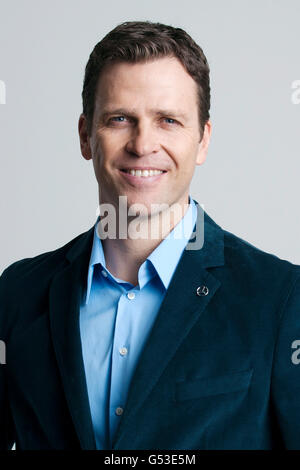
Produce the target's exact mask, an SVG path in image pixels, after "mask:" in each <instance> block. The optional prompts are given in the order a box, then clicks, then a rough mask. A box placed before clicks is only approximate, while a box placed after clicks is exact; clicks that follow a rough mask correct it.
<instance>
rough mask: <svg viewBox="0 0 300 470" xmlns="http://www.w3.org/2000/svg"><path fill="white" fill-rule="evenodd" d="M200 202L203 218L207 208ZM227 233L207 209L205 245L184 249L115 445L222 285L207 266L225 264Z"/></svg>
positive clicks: (133, 380) (139, 366) (135, 374)
mask: <svg viewBox="0 0 300 470" xmlns="http://www.w3.org/2000/svg"><path fill="white" fill-rule="evenodd" d="M195 202H196V201H195ZM196 204H197V209H198V221H199V220H200V219H201V217H200V211H203V209H202V208H201V207H200V205H199V204H198V203H197V202H196ZM223 237H224V235H223V230H222V229H221V227H219V226H218V225H217V224H215V222H214V221H213V220H212V219H211V218H210V217H209V216H208V215H207V214H206V213H204V244H203V247H202V248H201V249H198V250H184V253H183V255H182V258H181V260H180V262H179V264H178V266H177V268H176V271H175V273H174V275H173V278H172V280H171V283H170V285H169V288H168V290H167V292H166V295H165V297H164V300H163V302H162V305H161V308H160V310H159V312H158V315H157V318H156V321H155V323H154V326H153V328H152V331H151V333H150V335H149V338H148V340H147V342H146V344H145V347H144V349H143V352H142V354H141V357H140V359H139V362H138V365H137V368H136V370H135V373H134V376H133V379H132V382H131V386H130V389H129V393H128V398H127V403H126V406H125V410H124V413H123V415H122V419H121V420H120V425H119V427H118V429H117V432H116V435H115V438H114V442H113V449H118V446H120V445H121V446H122V448H123V446H124V442H122V443H121V440H122V437H123V435H124V434H125V437H124V440H126V439H127V438H129V439H130V436H127V434H126V430H127V429H128V425H129V424H130V423H131V422H132V421H133V420H134V418H135V416H136V413H137V412H138V410H139V408H140V407H141V406H142V405H143V403H144V401H145V400H146V398H147V396H148V395H149V394H150V392H151V390H152V389H153V387H154V386H155V384H156V382H157V381H158V379H159V377H160V376H161V374H162V373H163V371H164V369H165V368H166V366H167V365H168V363H169V361H170V360H171V359H172V357H173V355H174V354H175V352H176V350H177V349H178V347H179V346H180V344H181V342H182V341H183V340H184V338H185V337H186V336H187V335H188V333H189V331H190V330H191V328H192V327H193V326H194V324H195V323H196V322H197V321H198V320H199V317H200V316H201V314H202V313H203V312H204V310H205V308H206V307H207V305H208V303H209V302H210V301H211V299H212V297H213V296H214V294H215V292H216V291H217V289H218V288H219V286H220V281H219V280H218V279H216V278H215V277H214V276H213V275H212V274H211V273H210V272H209V271H207V270H206V268H208V267H214V266H222V265H224V238H223ZM201 286H206V287H207V288H208V289H209V292H208V294H207V295H203V296H199V295H197V288H198V287H201ZM125 445H126V444H125Z"/></svg>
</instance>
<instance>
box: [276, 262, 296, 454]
mask: <svg viewBox="0 0 300 470" xmlns="http://www.w3.org/2000/svg"><path fill="white" fill-rule="evenodd" d="M271 402H272V405H273V406H274V410H275V417H276V421H277V424H278V427H279V433H280V436H281V440H282V442H283V444H284V447H285V448H286V449H300V269H299V270H297V277H296V280H294V282H293V284H292V286H291V288H290V291H289V292H288V293H287V296H286V299H285V302H284V305H283V307H282V311H281V317H280V322H279V329H278V336H277V341H276V345H275V349H274V361H273V367H272V379H271Z"/></svg>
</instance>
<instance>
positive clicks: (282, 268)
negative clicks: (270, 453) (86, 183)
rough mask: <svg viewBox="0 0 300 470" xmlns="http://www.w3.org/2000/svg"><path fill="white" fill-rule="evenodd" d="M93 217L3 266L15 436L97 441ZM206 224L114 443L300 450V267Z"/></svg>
mask: <svg viewBox="0 0 300 470" xmlns="http://www.w3.org/2000/svg"><path fill="white" fill-rule="evenodd" d="M195 202H196V201H195ZM197 208H198V211H200V210H201V208H200V206H199V205H198V204H197ZM198 217H199V213H198ZM93 230H94V227H92V228H91V229H90V230H88V231H87V232H85V233H83V234H81V235H79V236H78V237H76V238H75V239H73V240H72V241H70V242H69V243H67V244H66V245H64V246H63V247H61V248H58V249H57V250H54V251H51V252H48V253H43V254H41V255H38V256H35V257H33V258H27V259H23V260H20V261H17V262H15V263H13V264H12V265H10V266H9V267H8V268H7V269H6V270H5V271H4V272H3V274H2V276H1V278H0V339H1V340H3V341H5V343H6V364H2V365H0V423H1V425H0V448H2V449H7V448H10V447H11V445H12V443H13V442H16V448H17V449H95V439H94V434H93V426H92V421H91V414H90V408H89V400H88V394H87V386H86V380H85V372H84V365H83V359H82V351H81V340H80V330H79V305H80V301H81V298H82V295H83V293H84V289H85V285H86V277H87V269H88V263H89V256H90V252H91V247H92V239H93ZM204 234H205V235H204V245H203V248H202V249H200V250H185V251H184V252H183V255H182V257H181V259H180V261H179V264H178V266H177V268H176V271H175V273H174V275H173V278H172V280H171V283H170V285H169V288H168V290H167V292H166V295H165V297H164V300H163V303H162V305H161V308H160V310H159V313H158V316H157V319H156V321H155V323H154V326H153V328H152V330H151V333H150V335H149V337H148V340H147V342H146V344H145V347H144V349H143V351H142V354H141V356H140V359H139V362H138V365H137V368H136V370H135V373H134V376H133V379H132V382H131V386H130V389H129V394H128V400H127V403H126V406H125V409H124V413H123V415H122V417H121V419H120V423H119V427H118V429H117V433H116V436H115V439H114V441H113V445H112V449H127V450H128V449H166V450H170V449H175V450H176V449H193V450H194V449H275V448H276V449H277V448H288V449H300V364H298V362H300V361H299V360H298V356H297V349H295V348H296V346H297V343H296V342H295V341H297V340H299V344H300V266H297V265H294V264H292V263H290V262H288V261H285V260H281V259H279V258H278V257H276V256H274V255H271V254H268V253H265V252H263V251H261V250H259V249H257V248H255V247H254V246H252V245H250V244H249V243H247V242H245V241H244V240H242V239H241V238H238V237H237V236H235V235H233V234H232V233H229V232H227V231H225V230H223V229H222V228H221V227H220V226H219V225H217V224H216V223H215V222H214V221H213V220H212V219H211V218H210V217H209V216H208V215H207V213H204ZM199 287H200V289H198V288H199ZM197 290H198V294H200V295H198V294H197ZM295 345H296V346H295Z"/></svg>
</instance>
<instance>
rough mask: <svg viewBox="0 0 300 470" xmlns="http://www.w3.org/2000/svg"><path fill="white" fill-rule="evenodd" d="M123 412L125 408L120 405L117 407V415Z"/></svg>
mask: <svg viewBox="0 0 300 470" xmlns="http://www.w3.org/2000/svg"><path fill="white" fill-rule="evenodd" d="M121 414H123V408H121V407H120V406H118V408H116V415H117V416H121Z"/></svg>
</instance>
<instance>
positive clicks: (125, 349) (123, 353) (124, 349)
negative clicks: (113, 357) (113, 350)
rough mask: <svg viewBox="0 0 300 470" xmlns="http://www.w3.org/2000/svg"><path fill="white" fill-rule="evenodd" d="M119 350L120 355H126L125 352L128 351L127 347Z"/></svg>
mask: <svg viewBox="0 0 300 470" xmlns="http://www.w3.org/2000/svg"><path fill="white" fill-rule="evenodd" d="M119 352H120V354H121V356H126V354H127V352H128V349H127V348H125V347H124V348H120V349H119Z"/></svg>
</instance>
